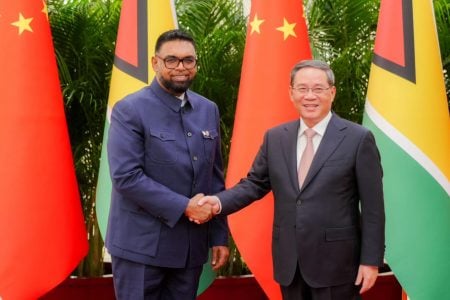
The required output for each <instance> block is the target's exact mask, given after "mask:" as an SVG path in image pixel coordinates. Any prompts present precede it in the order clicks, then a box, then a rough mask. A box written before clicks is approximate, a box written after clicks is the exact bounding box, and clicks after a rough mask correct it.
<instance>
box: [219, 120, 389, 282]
mask: <svg viewBox="0 0 450 300" xmlns="http://www.w3.org/2000/svg"><path fill="white" fill-rule="evenodd" d="M299 124H300V122H299V121H298V120H295V121H293V122H290V123H286V124H282V125H280V126H278V127H275V128H272V129H270V130H269V131H267V132H266V134H265V136H264V142H263V144H262V146H261V148H260V150H259V152H258V154H257V156H256V158H255V160H254V162H253V165H252V168H251V170H250V172H249V173H248V175H247V178H245V179H243V180H241V182H240V183H238V184H237V185H236V186H234V187H233V188H232V189H230V190H227V191H223V192H221V193H218V195H217V196H218V197H219V198H220V199H221V202H222V214H230V213H232V212H235V211H237V210H239V209H241V208H243V207H244V206H246V205H248V204H250V203H251V202H253V201H254V200H257V199H260V198H261V197H263V196H264V195H265V194H267V193H268V192H269V191H270V190H272V191H273V193H274V199H275V200H274V202H275V204H274V205H275V207H274V223H273V236H272V256H273V266H274V276H275V280H277V281H278V283H280V284H281V285H285V286H286V285H289V284H290V283H291V281H292V279H293V277H294V274H295V270H296V267H297V263H298V264H299V266H300V270H301V273H302V276H303V277H304V279H305V280H306V282H307V283H308V284H309V285H310V286H312V287H325V286H333V285H339V284H344V283H350V282H354V280H355V279H356V274H357V270H358V266H359V264H366V265H382V263H383V255H384V220H385V217H384V204H383V192H382V169H381V165H380V156H379V153H378V150H377V147H376V145H375V140H374V137H373V135H372V133H371V132H370V131H369V130H367V129H365V128H364V127H362V126H360V125H358V124H355V123H352V122H349V121H346V120H344V119H341V118H339V117H338V116H336V115H334V114H333V116H332V118H331V120H330V122H329V124H328V127H327V129H326V131H325V134H324V136H323V138H322V141H321V143H320V146H319V148H318V149H317V151H316V154H315V156H314V160H313V162H312V165H311V168H310V171H309V173H308V175H307V177H306V179H305V182H304V184H303V187H302V189H301V190H300V189H299V185H298V180H297V160H296V157H297V156H296V147H297V145H296V143H297V134H298V128H299ZM360 208H361V210H360ZM249 231H251V229H249ZM249 234H251V233H250V232H249ZM261 263H265V262H261Z"/></svg>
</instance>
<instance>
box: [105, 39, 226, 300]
mask: <svg viewBox="0 0 450 300" xmlns="http://www.w3.org/2000/svg"><path fill="white" fill-rule="evenodd" d="M152 66H153V69H154V71H155V74H156V76H155V79H154V80H153V82H152V83H151V84H150V86H148V87H145V88H143V89H141V90H140V91H138V92H136V93H133V94H131V95H128V96H127V97H125V98H124V99H123V100H121V101H119V102H118V103H117V104H116V105H115V106H114V108H113V111H112V115H111V127H110V130H109V140H108V148H107V149H108V160H109V166H110V174H111V179H112V184H113V189H112V196H111V209H110V215H109V221H108V230H107V235H106V247H107V249H108V251H109V253H110V254H111V256H112V268H113V276H114V287H115V291H116V297H117V299H119V300H124V299H129V300H140V299H142V300H144V299H152V300H154V299H164V300H169V299H173V300H180V299H195V297H196V291H197V288H198V283H199V277H200V274H201V272H202V266H203V264H204V263H205V262H206V261H207V258H208V251H209V248H210V247H212V264H213V269H217V268H219V267H220V266H222V265H223V264H224V263H225V262H226V260H227V259H228V255H229V251H228V248H227V246H226V245H227V243H228V226H227V222H226V218H225V217H216V218H214V219H212V220H211V221H210V222H208V223H205V224H202V225H200V224H195V223H192V222H190V221H189V218H202V219H207V220H209V219H211V217H212V215H211V207H208V206H205V207H199V206H198V205H197V200H198V198H200V197H201V196H202V195H203V194H211V193H217V192H219V191H221V190H223V189H224V180H223V172H222V158H221V151H220V146H221V143H220V134H219V111H218V108H217V105H215V104H214V103H213V102H211V101H209V100H208V99H206V98H204V97H202V96H200V95H198V94H196V93H194V92H192V91H191V90H189V89H188V88H189V86H190V85H191V83H192V80H193V79H194V77H195V75H196V72H197V57H196V51H195V43H194V41H193V39H192V38H191V37H190V36H189V35H187V34H186V33H184V32H182V31H180V30H171V31H168V32H165V33H163V34H162V35H161V36H160V37H159V38H158V40H157V42H156V46H155V55H154V56H153V57H152Z"/></svg>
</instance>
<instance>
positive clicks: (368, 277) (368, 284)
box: [355, 265, 378, 294]
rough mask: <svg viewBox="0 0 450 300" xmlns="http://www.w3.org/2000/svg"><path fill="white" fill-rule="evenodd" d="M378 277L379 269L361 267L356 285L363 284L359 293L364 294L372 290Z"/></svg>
mask: <svg viewBox="0 0 450 300" xmlns="http://www.w3.org/2000/svg"><path fill="white" fill-rule="evenodd" d="M377 276H378V267H376V266H365V265H360V266H359V270H358V275H357V276H356V281H355V285H360V284H361V289H360V290H359V293H360V294H362V293H365V292H367V291H368V290H369V289H371V288H372V287H373V286H374V284H375V282H376V280H377Z"/></svg>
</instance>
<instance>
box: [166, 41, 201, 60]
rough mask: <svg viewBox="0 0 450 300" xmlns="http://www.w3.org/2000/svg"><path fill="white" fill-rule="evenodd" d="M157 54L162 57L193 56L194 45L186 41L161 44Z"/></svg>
mask: <svg viewBox="0 0 450 300" xmlns="http://www.w3.org/2000/svg"><path fill="white" fill-rule="evenodd" d="M158 53H159V54H160V55H163V56H169V55H171V56H178V57H185V56H195V48H194V45H192V43H190V42H188V41H183V40H174V41H168V42H165V43H164V44H162V45H161V48H160V49H159V51H158Z"/></svg>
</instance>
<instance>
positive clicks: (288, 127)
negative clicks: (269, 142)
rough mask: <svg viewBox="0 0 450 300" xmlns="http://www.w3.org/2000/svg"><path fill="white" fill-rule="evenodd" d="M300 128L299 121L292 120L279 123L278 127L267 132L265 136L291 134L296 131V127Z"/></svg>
mask: <svg viewBox="0 0 450 300" xmlns="http://www.w3.org/2000/svg"><path fill="white" fill-rule="evenodd" d="M299 126H300V121H299V120H298V119H297V120H293V121H289V122H285V123H281V124H279V125H276V126H274V127H272V128H270V129H268V130H267V134H269V135H271V134H280V133H282V132H291V131H295V132H297V131H298V127H299Z"/></svg>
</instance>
